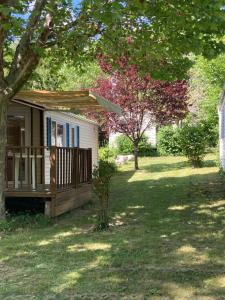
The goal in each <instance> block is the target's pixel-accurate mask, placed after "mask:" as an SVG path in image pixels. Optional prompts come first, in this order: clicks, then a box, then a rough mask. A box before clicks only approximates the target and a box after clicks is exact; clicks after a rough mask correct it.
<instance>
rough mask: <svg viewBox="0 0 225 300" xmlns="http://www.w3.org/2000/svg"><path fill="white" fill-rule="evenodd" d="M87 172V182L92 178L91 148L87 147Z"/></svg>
mask: <svg viewBox="0 0 225 300" xmlns="http://www.w3.org/2000/svg"><path fill="white" fill-rule="evenodd" d="M87 171H88V174H87V177H88V178H87V179H88V182H91V179H92V149H91V148H88V170H87Z"/></svg>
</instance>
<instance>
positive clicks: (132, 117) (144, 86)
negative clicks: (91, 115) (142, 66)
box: [94, 58, 187, 170]
mask: <svg viewBox="0 0 225 300" xmlns="http://www.w3.org/2000/svg"><path fill="white" fill-rule="evenodd" d="M100 64H101V66H102V68H103V69H104V70H105V71H108V72H111V71H112V68H111V65H110V64H108V63H106V62H105V61H104V60H103V59H101V60H100ZM119 64H120V69H119V70H117V71H116V72H113V74H112V76H111V77H110V78H103V79H98V81H97V83H96V88H95V89H94V90H95V91H96V92H97V93H98V94H100V95H102V96H103V97H105V98H106V99H109V100H111V101H112V102H114V103H116V104H118V105H120V107H121V108H122V110H123V113H122V117H121V116H118V115H116V114H114V113H105V116H104V123H105V127H106V128H107V129H108V130H109V129H110V130H111V131H112V132H119V133H122V134H125V135H126V136H127V137H128V138H129V139H130V140H131V142H132V143H133V146H134V158H135V160H134V161H135V170H138V150H139V144H140V142H141V140H142V138H143V136H144V133H145V131H146V130H147V129H148V128H149V126H150V125H151V124H152V123H156V124H167V123H171V122H173V121H177V120H180V119H182V118H184V116H185V115H186V114H187V101H186V90H187V87H186V83H185V81H174V82H171V83H169V82H164V81H159V80H153V79H152V78H151V77H150V76H144V77H142V76H141V74H140V72H139V71H138V68H137V66H134V65H131V64H128V60H127V59H124V58H122V59H120V63H119Z"/></svg>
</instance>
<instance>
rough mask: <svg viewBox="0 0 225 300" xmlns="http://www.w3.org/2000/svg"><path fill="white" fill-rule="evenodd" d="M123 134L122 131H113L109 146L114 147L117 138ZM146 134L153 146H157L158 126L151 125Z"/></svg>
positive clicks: (110, 135)
mask: <svg viewBox="0 0 225 300" xmlns="http://www.w3.org/2000/svg"><path fill="white" fill-rule="evenodd" d="M119 135H121V133H118V132H116V133H113V132H111V133H110V134H109V146H110V147H113V146H115V143H116V138H117V137H118V136H119ZM145 136H146V137H147V138H148V142H149V143H150V144H151V145H152V146H153V147H156V127H155V126H151V127H149V128H148V129H147V130H146V131H145Z"/></svg>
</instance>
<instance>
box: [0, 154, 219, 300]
mask: <svg viewBox="0 0 225 300" xmlns="http://www.w3.org/2000/svg"><path fill="white" fill-rule="evenodd" d="M140 166H141V170H140V171H138V172H136V173H135V172H134V171H133V170H132V167H133V166H132V164H130V163H129V164H127V165H125V166H123V167H122V168H121V170H120V172H119V173H118V175H117V176H116V177H115V178H114V180H113V183H112V197H111V198H112V208H111V209H112V212H111V215H112V225H113V226H112V228H111V230H110V231H108V232H100V233H99V232H92V230H91V225H92V222H93V211H92V209H91V208H86V209H83V210H76V211H74V212H72V213H70V214H67V215H64V216H62V217H60V218H58V219H56V220H54V222H52V223H49V224H46V226H44V227H43V226H42V227H41V228H38V227H37V228H29V226H28V227H26V226H25V227H24V228H22V229H17V230H15V231H14V232H12V233H9V234H2V236H1V239H0V299H4V300H5V299H88V300H89V299H96V300H99V299H138V300H139V299H143V300H144V299H179V300H180V299H224V295H225V260H224V257H225V247H224V234H225V229H224V228H225V214H224V212H225V194H224V182H223V180H222V179H221V177H220V176H219V175H218V168H217V167H216V164H215V161H214V156H213V155H208V156H207V158H206V162H205V167H204V168H201V169H192V168H190V167H189V166H188V164H187V162H186V160H185V159H184V158H183V157H176V158H174V157H154V158H141V159H140Z"/></svg>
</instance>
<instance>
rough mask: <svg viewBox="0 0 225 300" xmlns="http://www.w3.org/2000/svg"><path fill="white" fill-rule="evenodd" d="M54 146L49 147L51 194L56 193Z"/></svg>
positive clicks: (55, 153)
mask: <svg viewBox="0 0 225 300" xmlns="http://www.w3.org/2000/svg"><path fill="white" fill-rule="evenodd" d="M56 155H57V152H56V146H51V148H50V190H51V193H52V194H54V195H55V194H56V161H57V157H56Z"/></svg>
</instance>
